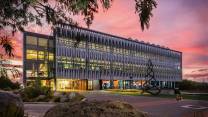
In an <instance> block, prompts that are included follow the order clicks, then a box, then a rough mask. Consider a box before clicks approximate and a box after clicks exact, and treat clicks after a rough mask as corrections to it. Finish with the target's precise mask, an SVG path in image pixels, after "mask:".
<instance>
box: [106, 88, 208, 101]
mask: <svg viewBox="0 0 208 117" xmlns="http://www.w3.org/2000/svg"><path fill="white" fill-rule="evenodd" d="M106 91H107V92H109V93H113V94H119V95H131V96H148V97H156V98H157V97H159V98H176V96H175V94H168V93H167V94H159V95H157V96H153V95H151V94H149V93H143V94H141V92H142V90H137V89H133V90H132V89H128V90H121V89H111V90H106ZM181 96H182V97H183V99H191V100H208V94H206V93H205V94H191V93H183V91H182V94H181Z"/></svg>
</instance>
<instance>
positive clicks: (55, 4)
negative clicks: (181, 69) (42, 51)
mask: <svg viewBox="0 0 208 117" xmlns="http://www.w3.org/2000/svg"><path fill="white" fill-rule="evenodd" d="M112 2H113V0H0V3H1V4H0V30H1V29H5V28H10V29H11V30H12V32H13V33H14V32H16V31H17V30H20V31H24V27H25V26H27V25H28V24H29V23H35V24H37V25H40V26H41V25H42V24H43V23H45V22H47V23H48V24H50V25H52V26H53V25H54V24H56V23H58V22H66V23H70V24H74V25H77V22H76V21H74V20H73V19H72V17H73V16H74V15H81V16H84V19H83V20H84V21H85V23H86V24H87V26H88V27H89V26H90V24H92V21H93V19H94V14H95V13H97V12H98V9H99V7H102V8H103V9H104V10H107V9H109V8H110V7H111V5H112ZM100 4H101V6H100ZM156 6H157V3H156V1H155V0H135V10H136V12H135V13H137V14H138V16H139V18H140V23H141V28H142V30H144V29H145V27H146V28H148V27H149V21H150V17H152V10H153V9H154V8H156Z"/></svg>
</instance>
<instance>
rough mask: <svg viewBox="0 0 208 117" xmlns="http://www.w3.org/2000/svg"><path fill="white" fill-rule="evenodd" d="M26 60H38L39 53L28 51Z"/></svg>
mask: <svg viewBox="0 0 208 117" xmlns="http://www.w3.org/2000/svg"><path fill="white" fill-rule="evenodd" d="M26 59H35V60H36V59H37V51H36V50H27V51H26Z"/></svg>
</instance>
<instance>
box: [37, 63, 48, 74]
mask: <svg viewBox="0 0 208 117" xmlns="http://www.w3.org/2000/svg"><path fill="white" fill-rule="evenodd" d="M38 76H40V77H48V65H47V63H44V64H40V65H39V72H38Z"/></svg>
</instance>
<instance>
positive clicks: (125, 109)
mask: <svg viewBox="0 0 208 117" xmlns="http://www.w3.org/2000/svg"><path fill="white" fill-rule="evenodd" d="M44 117H148V116H147V114H146V113H144V112H140V111H137V110H136V109H135V108H134V107H133V106H131V105H130V104H128V103H126V102H120V101H80V102H71V103H61V104H58V105H56V106H55V107H52V108H51V109H49V110H48V111H47V112H46V113H45V115H44Z"/></svg>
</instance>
